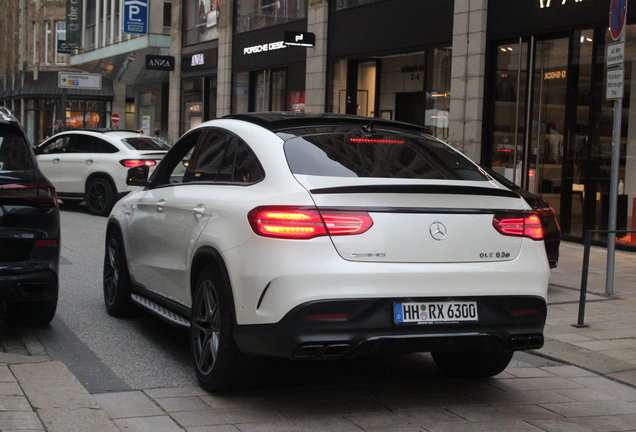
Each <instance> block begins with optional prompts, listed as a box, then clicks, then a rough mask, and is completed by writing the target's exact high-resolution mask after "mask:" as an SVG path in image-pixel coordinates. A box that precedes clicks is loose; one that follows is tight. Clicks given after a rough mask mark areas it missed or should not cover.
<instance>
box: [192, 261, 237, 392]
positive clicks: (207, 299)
mask: <svg viewBox="0 0 636 432" xmlns="http://www.w3.org/2000/svg"><path fill="white" fill-rule="evenodd" d="M228 289H229V287H225V286H224V284H223V282H222V278H221V277H220V275H219V274H218V272H217V271H215V268H214V267H212V266H208V267H206V268H205V269H204V270H203V272H202V273H201V275H200V276H199V278H198V280H197V283H196V289H195V294H194V297H193V302H192V320H191V325H190V346H191V349H192V358H193V360H194V367H195V370H196V373H197V377H198V378H199V381H200V383H201V385H202V387H204V388H205V389H206V390H208V391H211V392H222V391H227V390H232V389H236V388H238V387H239V386H240V384H241V383H242V382H241V380H240V376H241V375H242V374H243V372H242V371H241V370H242V368H243V365H244V363H245V359H246V356H245V355H244V354H243V353H241V352H240V350H239V349H238V347H237V346H236V343H235V342H234V338H233V337H232V330H233V328H234V319H233V317H232V312H231V309H230V307H231V306H230V301H229V296H228V294H227V291H228Z"/></svg>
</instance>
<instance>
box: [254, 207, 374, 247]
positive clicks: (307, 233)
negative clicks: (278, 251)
mask: <svg viewBox="0 0 636 432" xmlns="http://www.w3.org/2000/svg"><path fill="white" fill-rule="evenodd" d="M247 218H248V220H249V223H250V225H251V227H252V229H253V230H254V232H255V233H256V234H258V235H260V236H264V237H274V238H286V239H305V240H306V239H312V238H315V237H319V236H326V235H333V236H335V235H351V234H361V233H363V232H365V231H366V230H368V229H369V228H370V227H371V226H372V225H373V221H372V220H371V217H370V216H369V214H368V213H365V212H341V211H337V212H328V211H327V212H319V211H318V210H316V209H304V208H298V207H271V208H267V207H258V208H255V209H254V210H252V211H250V212H249V213H248V215H247Z"/></svg>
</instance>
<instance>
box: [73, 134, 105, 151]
mask: <svg viewBox="0 0 636 432" xmlns="http://www.w3.org/2000/svg"><path fill="white" fill-rule="evenodd" d="M99 141H101V140H100V139H99V138H95V137H92V136H86V135H73V137H72V138H71V142H70V143H69V144H68V150H67V152H68V153H99Z"/></svg>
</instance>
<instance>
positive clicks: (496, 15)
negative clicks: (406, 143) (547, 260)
mask: <svg viewBox="0 0 636 432" xmlns="http://www.w3.org/2000/svg"><path fill="white" fill-rule="evenodd" d="M11 1H12V2H13V3H15V8H9V10H8V12H7V13H6V14H5V16H4V19H3V20H2V25H3V26H4V27H3V29H2V31H3V32H4V34H8V35H11V37H10V38H6V39H5V40H4V42H3V45H2V51H3V53H6V55H4V56H3V57H2V58H1V59H0V61H2V63H0V64H2V65H3V66H4V67H3V76H2V77H0V79H2V80H3V81H2V87H1V88H0V89H1V90H3V93H2V101H3V102H4V103H5V104H8V105H9V106H10V107H11V108H13V109H14V110H15V111H17V112H18V113H21V114H22V116H23V121H24V122H25V123H26V126H27V129H29V130H30V131H32V132H30V133H31V134H32V136H33V139H38V138H42V137H43V136H44V134H47V133H48V132H49V129H47V128H49V126H48V125H51V124H53V123H52V120H53V119H57V118H58V117H59V115H60V114H59V113H60V112H61V110H60V106H61V105H60V104H59V101H58V100H57V99H55V98H54V97H52V96H50V95H48V94H47V93H45V92H42V91H40V93H37V94H36V93H32V92H33V91H36V90H34V89H36V88H37V89H39V88H40V87H38V86H33V85H29V84H28V83H29V82H37V81H39V82H43V81H42V77H43V76H46V74H47V73H53V74H55V71H56V70H62V69H64V70H66V69H67V68H71V69H76V70H82V71H85V72H95V73H100V74H102V76H103V77H104V82H105V83H107V84H106V85H105V86H104V88H103V89H102V91H101V93H100V94H99V95H89V94H84V95H82V97H83V98H84V99H81V98H80V97H79V96H78V97H77V98H75V97H73V98H71V97H69V99H70V100H69V103H70V104H69V103H67V107H66V114H65V115H64V117H65V118H66V119H70V120H69V124H70V127H76V126H78V125H83V126H86V125H93V123H95V124H99V125H104V126H109V127H110V126H112V125H113V124H112V122H110V116H111V114H113V113H117V114H119V116H120V118H125V122H124V124H123V125H122V127H126V128H143V129H144V130H145V131H146V132H150V131H151V130H152V129H154V128H155V127H160V128H161V130H162V132H163V133H165V134H166V135H168V136H169V139H170V140H171V141H174V140H176V139H177V138H178V137H179V136H180V135H181V134H183V133H184V132H186V131H187V130H189V129H190V128H192V127H194V126H196V125H197V124H199V123H201V122H203V121H206V120H209V119H213V118H217V117H222V116H224V115H227V114H231V113H243V112H251V111H299V112H303V111H304V112H331V113H346V114H356V115H361V116H367V117H381V118H388V119H394V120H398V121H404V122H409V123H415V124H419V125H421V126H423V127H425V128H426V129H427V130H428V131H429V132H430V133H431V134H432V135H435V136H436V137H438V138H440V139H442V140H444V141H446V142H448V143H449V144H451V145H452V146H454V147H455V148H457V149H458V150H460V151H462V152H463V153H465V154H466V155H467V156H469V157H470V158H472V159H473V160H475V161H478V162H479V163H481V164H482V165H484V166H486V167H493V168H494V169H495V170H497V171H499V172H500V173H501V174H503V175H505V176H506V177H508V178H509V179H511V180H512V181H514V182H515V183H517V184H519V185H521V186H523V187H524V188H526V189H528V190H529V191H531V192H533V193H535V194H537V195H540V196H542V197H543V198H545V199H546V200H547V201H548V202H550V204H551V205H552V207H553V208H554V209H555V211H556V213H557V214H558V218H559V222H560V224H561V227H562V229H563V232H564V235H565V237H566V238H569V239H573V240H580V239H581V238H582V236H583V233H584V230H587V229H604V228H606V227H607V218H608V210H607V209H608V201H609V199H608V194H609V170H610V155H611V147H612V146H611V134H612V117H613V102H612V101H608V100H606V98H605V88H606V76H607V66H606V65H605V56H606V53H607V49H608V45H609V44H610V43H611V42H612V39H611V37H610V35H609V32H608V29H607V27H608V25H607V23H608V18H609V5H610V0H515V1H510V0H453V1H450V0H449V1H446V0H444V1H440V0H172V1H165V0H164V1H158V2H150V3H149V16H148V34H146V35H130V34H123V33H122V25H123V24H122V23H123V20H122V11H123V8H124V2H123V0H119V1H117V0H82V1H81V4H82V7H83V12H82V13H83V19H84V21H83V24H82V28H81V34H80V43H79V44H78V46H77V48H76V49H75V50H73V52H72V54H71V55H70V56H69V55H67V54H58V53H56V52H55V51H54V49H53V41H54V40H56V39H55V38H61V37H62V36H63V31H62V28H63V26H64V21H63V17H64V13H65V12H64V7H65V4H66V3H65V2H63V1H55V0H53V1H51V0H31V1H29V0H11ZM68 1H74V2H77V1H78V0H68ZM17 29H19V31H18V30H17ZM290 34H291V35H296V36H298V37H304V35H307V36H308V37H310V38H311V39H312V40H313V43H312V44H311V45H312V46H308V47H306V46H289V45H287V44H286V43H285V39H286V37H287V36H288V35H290ZM635 42H636V9H629V10H628V16H627V26H626V55H625V59H626V61H625V68H624V71H625V72H624V76H625V82H624V91H625V96H624V99H623V125H622V130H621V150H620V152H621V158H620V169H619V172H620V179H621V180H620V185H619V188H618V189H619V193H620V196H619V199H618V228H619V229H632V228H634V227H636V223H632V219H633V217H632V215H633V208H634V202H633V201H634V199H635V198H636V169H634V167H633V166H632V165H633V164H634V161H635V159H634V157H635V156H636V142H634V138H635V137H636V125H634V122H633V121H632V117H634V116H636V109H632V110H630V107H631V105H632V104H631V101H632V99H633V97H635V96H633V95H632V94H631V82H632V79H633V76H632V58H633V57H634V56H632V55H631V54H632V52H635V53H636V47H635V46H634V43H635ZM153 56H159V57H162V56H163V57H169V58H171V59H172V62H173V64H172V68H171V69H169V70H157V69H153V68H151V67H150V65H149V64H148V62H147V59H148V58H149V57H150V58H152V57H153ZM61 62H65V63H61ZM634 79H636V78H634ZM25 88H26V89H25ZM38 91H39V90H38ZM635 94H636V92H635ZM38 97H40V100H38ZM91 97H92V99H90V98H91ZM71 101H72V102H71ZM97 102H99V104H98V103H97ZM51 106H52V108H51ZM43 112H44V114H43ZM122 114H124V115H122ZM98 117H99V120H97V118H98ZM80 120H81V121H80ZM597 240H598V241H601V242H602V241H604V237H603V236H598V237H597ZM619 245H620V247H625V248H632V247H634V246H633V244H632V243H631V242H630V241H629V239H626V238H625V239H619Z"/></svg>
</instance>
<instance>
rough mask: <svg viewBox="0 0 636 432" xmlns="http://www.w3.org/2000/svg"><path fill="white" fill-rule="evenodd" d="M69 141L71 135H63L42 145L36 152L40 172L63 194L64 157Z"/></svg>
mask: <svg viewBox="0 0 636 432" xmlns="http://www.w3.org/2000/svg"><path fill="white" fill-rule="evenodd" d="M69 141H70V137H69V135H62V136H59V137H57V138H52V139H50V140H49V141H47V142H45V143H42V144H40V146H38V148H37V150H36V153H37V159H38V166H39V167H40V170H41V171H42V173H43V174H44V175H45V176H46V177H47V178H48V179H49V180H50V181H51V182H52V183H53V184H54V185H55V187H56V188H57V190H58V192H62V188H61V184H60V177H61V173H62V157H63V155H64V153H65V152H66V150H67V149H68V144H69Z"/></svg>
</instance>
